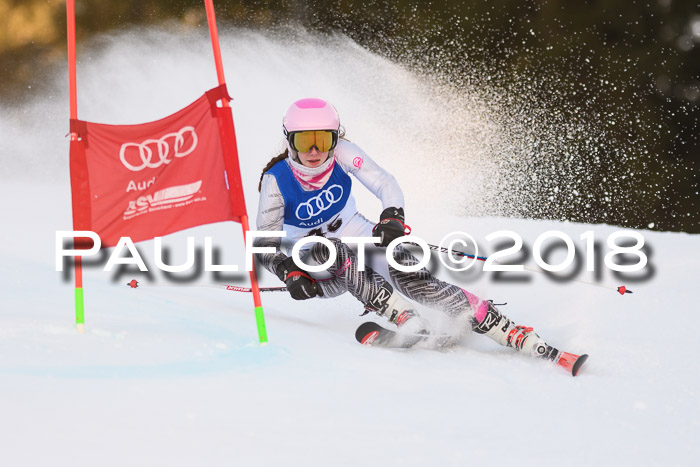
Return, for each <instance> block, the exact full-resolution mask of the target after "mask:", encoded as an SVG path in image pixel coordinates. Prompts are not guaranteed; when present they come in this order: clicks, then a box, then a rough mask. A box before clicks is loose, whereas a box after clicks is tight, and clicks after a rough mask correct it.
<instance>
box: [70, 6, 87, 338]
mask: <svg viewBox="0 0 700 467" xmlns="http://www.w3.org/2000/svg"><path fill="white" fill-rule="evenodd" d="M66 19H67V21H66V24H67V29H68V31H67V33H68V34H67V37H68V89H69V92H68V94H69V96H70V119H71V120H77V118H78V91H77V84H76V55H75V0H66ZM70 141H71V144H72V143H73V142H75V141H78V134H77V133H75V132H74V131H71V133H70ZM76 230H77V229H76ZM76 243H77V242H76V241H75V239H74V240H73V248H75V249H77V245H76ZM74 264H75V267H74V273H75V325H76V327H77V329H78V332H79V333H81V334H82V333H83V332H85V305H84V300H83V298H84V297H83V261H82V258H81V257H80V256H76V257H75V263H74Z"/></svg>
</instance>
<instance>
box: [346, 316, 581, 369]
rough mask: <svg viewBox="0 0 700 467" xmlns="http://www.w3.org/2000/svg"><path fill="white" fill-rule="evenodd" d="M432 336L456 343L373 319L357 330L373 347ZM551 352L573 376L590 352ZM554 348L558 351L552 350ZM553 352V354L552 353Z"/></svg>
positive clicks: (403, 345)
mask: <svg viewBox="0 0 700 467" xmlns="http://www.w3.org/2000/svg"><path fill="white" fill-rule="evenodd" d="M431 337H437V340H436V342H435V345H436V347H438V348H443V347H447V346H450V345H454V344H455V343H456V342H455V339H454V338H453V337H451V336H447V335H440V336H431V335H430V334H402V333H401V332H396V331H392V330H391V329H387V328H385V327H383V326H381V325H379V324H377V323H375V322H373V321H367V322H365V323H362V324H360V326H358V328H357V330H356V331H355V339H357V342H359V343H360V344H362V345H368V346H372V347H385V348H393V349H408V348H411V347H413V346H415V345H416V344H418V343H419V342H425V341H427V340H428V339H429V338H431ZM549 350H550V353H548V355H547V356H546V357H545V356H543V358H544V359H545V360H550V361H552V362H553V363H555V364H556V365H558V366H560V367H562V368H563V369H565V370H566V371H568V372H569V373H570V374H571V376H576V375H578V373H579V371H580V370H581V367H582V366H583V364H584V363H586V360H588V354H583V355H576V354H572V353H569V352H560V351H557V350H556V349H554V348H552V347H549ZM552 350H554V351H556V353H554V352H551V351H552ZM552 354H553V355H552Z"/></svg>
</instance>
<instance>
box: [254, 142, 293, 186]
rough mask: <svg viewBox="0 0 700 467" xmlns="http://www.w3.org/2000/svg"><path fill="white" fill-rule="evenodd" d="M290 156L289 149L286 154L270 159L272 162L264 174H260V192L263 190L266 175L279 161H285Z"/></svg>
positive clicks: (285, 151)
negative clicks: (263, 180)
mask: <svg viewBox="0 0 700 467" xmlns="http://www.w3.org/2000/svg"><path fill="white" fill-rule="evenodd" d="M288 155H289V149H285V150H284V152H283V153H282V154H280V155H278V156H275V157H273V158H272V159H270V162H268V163H267V165H266V166H265V168H264V169H263V171H262V173H261V174H260V182H258V192H260V190H261V189H262V179H263V177H264V176H265V173H266V172H267V171H268V170H270V169H271V168H272V166H273V165H275V164H276V163H278V162H279V161H283V160H285V159H286V158H287V156H288Z"/></svg>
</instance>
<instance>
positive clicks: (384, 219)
mask: <svg viewBox="0 0 700 467" xmlns="http://www.w3.org/2000/svg"><path fill="white" fill-rule="evenodd" d="M408 233H411V228H410V227H408V226H407V225H406V224H404V216H403V208H386V209H385V210H383V211H382V214H381V215H380V216H379V223H378V224H377V225H375V226H374V228H373V229H372V236H374V237H379V238H381V239H382V241H381V242H380V243H379V246H388V245H389V243H391V242H392V241H393V240H394V239H397V238H399V237H403V236H404V235H406V234H408Z"/></svg>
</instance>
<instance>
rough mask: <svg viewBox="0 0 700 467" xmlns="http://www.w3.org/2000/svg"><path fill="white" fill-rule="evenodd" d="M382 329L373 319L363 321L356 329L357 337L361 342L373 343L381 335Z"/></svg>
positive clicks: (365, 343)
mask: <svg viewBox="0 0 700 467" xmlns="http://www.w3.org/2000/svg"><path fill="white" fill-rule="evenodd" d="M380 329H381V327H380V326H379V325H378V324H376V323H374V322H372V321H368V322H366V323H362V324H361V325H360V326H359V327H358V328H357V330H356V331H355V339H357V342H359V343H360V344H364V345H372V342H374V340H375V339H376V338H377V337H378V336H379V331H380Z"/></svg>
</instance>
